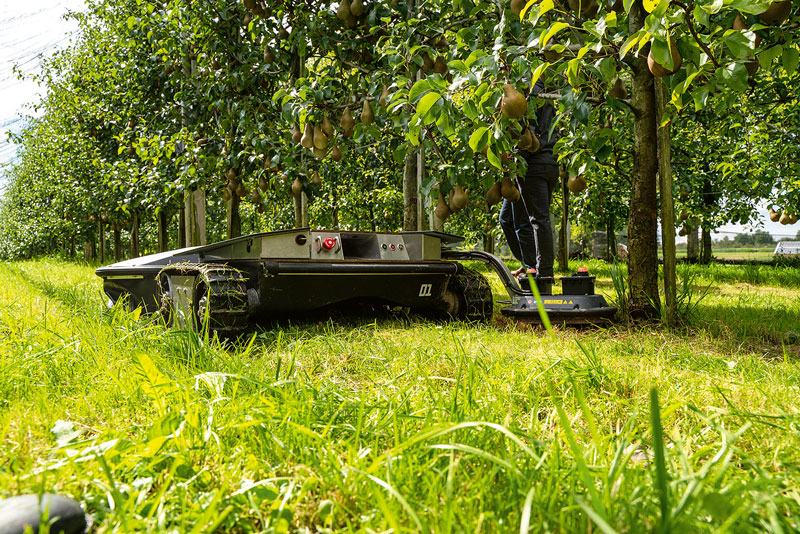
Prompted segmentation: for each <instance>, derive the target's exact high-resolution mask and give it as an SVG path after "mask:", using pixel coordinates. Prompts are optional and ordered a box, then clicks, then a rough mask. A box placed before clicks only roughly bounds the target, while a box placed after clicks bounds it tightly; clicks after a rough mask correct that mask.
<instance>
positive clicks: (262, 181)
mask: <svg viewBox="0 0 800 534" xmlns="http://www.w3.org/2000/svg"><path fill="white" fill-rule="evenodd" d="M258 188H259V189H261V190H262V191H264V192H266V191H267V189H269V182H268V181H267V179H266V178H264V177H263V176H262V177H260V178H259V179H258Z"/></svg>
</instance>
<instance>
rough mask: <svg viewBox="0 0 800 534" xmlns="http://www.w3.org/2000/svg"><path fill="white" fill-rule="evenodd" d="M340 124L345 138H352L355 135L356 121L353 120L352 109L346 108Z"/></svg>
mask: <svg viewBox="0 0 800 534" xmlns="http://www.w3.org/2000/svg"><path fill="white" fill-rule="evenodd" d="M339 124H340V125H341V127H342V130H344V136H345V137H351V136H352V135H353V128H355V125H356V121H355V119H354V118H353V114H352V113H351V112H350V107H349V106H348V107H346V108H344V112H343V113H342V119H341V120H340V121H339Z"/></svg>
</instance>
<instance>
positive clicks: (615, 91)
mask: <svg viewBox="0 0 800 534" xmlns="http://www.w3.org/2000/svg"><path fill="white" fill-rule="evenodd" d="M608 95H609V96H612V97H614V98H616V99H617V100H625V99H626V98H628V89H627V88H626V87H625V82H623V81H622V78H617V81H615V82H614V86H613V87H612V88H611V90H610V91H609V92H608Z"/></svg>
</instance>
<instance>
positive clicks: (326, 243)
mask: <svg viewBox="0 0 800 534" xmlns="http://www.w3.org/2000/svg"><path fill="white" fill-rule="evenodd" d="M335 246H336V239H334V238H333V237H326V238H325V239H323V240H322V248H324V249H325V250H331V249H332V248H333V247H335Z"/></svg>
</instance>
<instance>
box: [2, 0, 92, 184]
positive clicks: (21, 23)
mask: <svg viewBox="0 0 800 534" xmlns="http://www.w3.org/2000/svg"><path fill="white" fill-rule="evenodd" d="M83 5H84V4H83V0H33V1H28V2H24V1H20V0H0V28H2V31H0V95H2V97H0V165H2V164H5V163H8V162H9V161H12V160H13V159H14V155H15V153H16V147H14V145H13V144H11V143H10V142H9V140H8V134H7V132H9V131H12V132H18V131H19V130H20V128H21V127H22V124H23V123H22V118H21V115H22V114H25V113H27V114H30V111H26V109H25V105H26V104H29V103H31V102H35V101H36V100H38V96H37V95H38V94H39V86H38V85H36V83H35V82H33V81H32V80H30V79H24V80H20V79H18V76H17V73H16V72H14V66H15V65H16V66H17V67H18V68H19V69H21V70H22V72H23V73H25V74H26V75H28V76H30V75H32V74H36V73H38V72H39V67H40V62H41V59H42V57H46V56H47V55H49V54H51V53H53V51H55V50H57V49H58V48H59V47H63V46H65V45H66V44H68V43H69V33H70V32H72V31H74V30H75V29H76V28H77V25H76V24H75V22H74V21H65V20H63V18H62V16H63V15H64V14H65V13H66V12H67V10H73V11H79V10H81V9H82V8H83ZM1 172H2V171H0V173H1Z"/></svg>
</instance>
